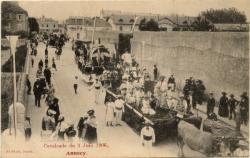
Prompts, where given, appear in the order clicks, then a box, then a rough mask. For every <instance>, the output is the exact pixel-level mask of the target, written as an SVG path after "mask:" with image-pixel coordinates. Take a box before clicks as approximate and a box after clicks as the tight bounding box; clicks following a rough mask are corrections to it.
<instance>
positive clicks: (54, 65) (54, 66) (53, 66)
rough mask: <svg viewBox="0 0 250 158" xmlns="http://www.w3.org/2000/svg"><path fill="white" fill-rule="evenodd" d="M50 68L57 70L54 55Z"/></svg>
mask: <svg viewBox="0 0 250 158" xmlns="http://www.w3.org/2000/svg"><path fill="white" fill-rule="evenodd" d="M52 68H53V69H55V70H56V71H57V69H56V63H55V59H54V57H53V58H52Z"/></svg>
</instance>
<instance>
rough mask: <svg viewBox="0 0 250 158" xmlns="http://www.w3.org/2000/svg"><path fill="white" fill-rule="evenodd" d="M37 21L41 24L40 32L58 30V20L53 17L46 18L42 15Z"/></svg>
mask: <svg viewBox="0 0 250 158" xmlns="http://www.w3.org/2000/svg"><path fill="white" fill-rule="evenodd" d="M37 22H38V24H39V32H40V33H43V32H47V33H51V32H58V30H59V29H58V21H56V20H54V19H52V18H46V17H44V16H42V17H41V18H39V19H37Z"/></svg>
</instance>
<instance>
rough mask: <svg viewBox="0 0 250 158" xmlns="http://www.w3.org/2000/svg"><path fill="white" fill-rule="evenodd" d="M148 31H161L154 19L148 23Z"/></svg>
mask: <svg viewBox="0 0 250 158" xmlns="http://www.w3.org/2000/svg"><path fill="white" fill-rule="evenodd" d="M146 26H147V31H159V25H158V23H157V22H156V21H155V20H154V19H150V20H149V21H148V22H147V23H146Z"/></svg>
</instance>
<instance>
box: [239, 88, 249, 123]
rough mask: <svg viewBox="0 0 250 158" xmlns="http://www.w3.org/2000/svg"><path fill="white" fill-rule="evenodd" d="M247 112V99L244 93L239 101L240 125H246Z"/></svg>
mask: <svg viewBox="0 0 250 158" xmlns="http://www.w3.org/2000/svg"><path fill="white" fill-rule="evenodd" d="M248 111H249V99H248V95H247V93H246V92H244V93H243V94H242V95H241V100H240V113H241V119H242V120H241V123H244V124H245V125H247V122H248Z"/></svg>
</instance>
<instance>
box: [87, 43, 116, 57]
mask: <svg viewBox="0 0 250 158" xmlns="http://www.w3.org/2000/svg"><path fill="white" fill-rule="evenodd" d="M99 55H100V57H102V58H103V57H108V58H111V57H112V56H111V53H110V51H109V50H108V48H106V47H105V46H104V45H98V46H95V47H93V49H92V52H91V56H92V58H94V57H98V56H99Z"/></svg>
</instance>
